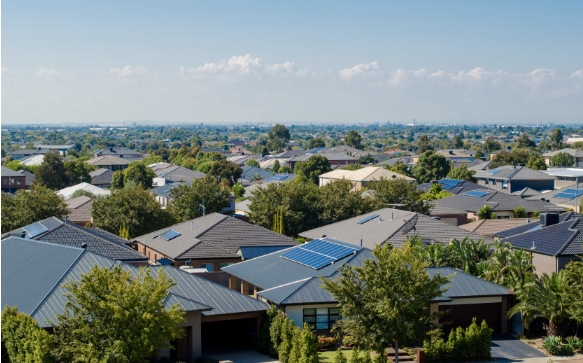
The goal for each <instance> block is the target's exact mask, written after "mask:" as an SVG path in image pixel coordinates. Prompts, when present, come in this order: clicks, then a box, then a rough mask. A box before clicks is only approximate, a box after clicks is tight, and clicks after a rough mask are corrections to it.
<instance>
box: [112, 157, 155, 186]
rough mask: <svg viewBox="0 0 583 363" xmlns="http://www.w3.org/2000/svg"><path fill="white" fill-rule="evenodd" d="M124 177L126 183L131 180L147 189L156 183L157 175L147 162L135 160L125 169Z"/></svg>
mask: <svg viewBox="0 0 583 363" xmlns="http://www.w3.org/2000/svg"><path fill="white" fill-rule="evenodd" d="M123 173H124V178H123V182H124V185H125V184H128V183H129V182H133V183H136V184H137V185H141V186H142V187H144V188H146V189H151V188H152V184H153V183H154V178H155V177H156V173H154V171H153V170H152V169H150V168H148V166H147V165H146V164H143V163H141V162H133V163H130V165H129V166H128V167H127V169H125V170H124V171H123ZM112 183H113V177H112Z"/></svg>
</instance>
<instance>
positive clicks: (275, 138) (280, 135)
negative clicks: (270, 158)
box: [267, 124, 291, 153]
mask: <svg viewBox="0 0 583 363" xmlns="http://www.w3.org/2000/svg"><path fill="white" fill-rule="evenodd" d="M267 137H268V141H267V148H268V149H269V151H271V152H273V153H278V152H280V151H281V150H283V149H284V148H285V146H286V145H287V143H288V142H289V140H290V139H291V136H290V133H289V129H288V128H287V127H285V126H284V125H281V124H276V125H275V126H273V128H272V129H271V130H269V133H268V134H267Z"/></svg>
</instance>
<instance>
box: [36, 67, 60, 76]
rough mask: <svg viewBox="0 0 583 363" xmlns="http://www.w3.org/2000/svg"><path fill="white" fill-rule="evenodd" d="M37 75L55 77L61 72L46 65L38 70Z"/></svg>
mask: <svg viewBox="0 0 583 363" xmlns="http://www.w3.org/2000/svg"><path fill="white" fill-rule="evenodd" d="M35 75H36V76H38V77H44V78H53V77H56V76H60V75H61V72H59V71H57V70H56V69H54V68H53V69H49V68H45V67H39V69H38V72H36V73H35Z"/></svg>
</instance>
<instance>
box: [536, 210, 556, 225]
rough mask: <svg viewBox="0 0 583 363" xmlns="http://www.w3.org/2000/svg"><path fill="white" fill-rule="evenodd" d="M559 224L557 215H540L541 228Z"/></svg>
mask: <svg viewBox="0 0 583 363" xmlns="http://www.w3.org/2000/svg"><path fill="white" fill-rule="evenodd" d="M557 223H559V214H558V213H541V214H540V225H541V227H548V226H552V225H553V224H557Z"/></svg>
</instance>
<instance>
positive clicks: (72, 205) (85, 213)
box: [65, 195, 93, 227]
mask: <svg viewBox="0 0 583 363" xmlns="http://www.w3.org/2000/svg"><path fill="white" fill-rule="evenodd" d="M65 203H66V204H67V210H68V211H69V214H68V215H67V221H68V222H71V223H75V224H77V225H79V226H81V227H85V226H86V225H87V224H88V223H91V222H92V219H91V205H92V204H93V199H91V198H89V197H87V196H85V195H82V196H80V197H77V198H73V199H69V200H68V201H66V202H65Z"/></svg>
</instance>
